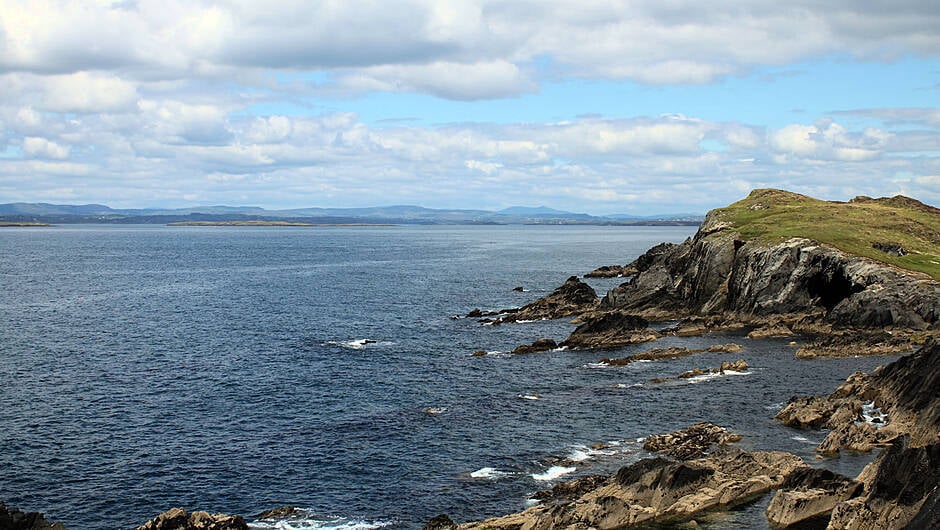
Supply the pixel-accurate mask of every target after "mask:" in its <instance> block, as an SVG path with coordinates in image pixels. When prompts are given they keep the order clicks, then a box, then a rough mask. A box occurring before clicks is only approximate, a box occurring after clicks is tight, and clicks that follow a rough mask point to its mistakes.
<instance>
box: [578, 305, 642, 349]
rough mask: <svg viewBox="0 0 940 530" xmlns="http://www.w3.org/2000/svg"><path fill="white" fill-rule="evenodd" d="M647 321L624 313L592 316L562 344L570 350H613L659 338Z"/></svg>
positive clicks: (614, 312)
mask: <svg viewBox="0 0 940 530" xmlns="http://www.w3.org/2000/svg"><path fill="white" fill-rule="evenodd" d="M659 336H660V335H659V333H658V332H656V331H654V330H652V329H650V327H649V322H647V321H646V319H644V318H641V317H638V316H636V315H632V314H630V313H627V312H624V311H609V312H606V313H602V314H600V315H597V316H591V317H588V318H587V319H586V321H585V322H584V323H583V324H581V325H579V326H578V327H577V328H575V330H574V331H573V332H571V335H570V336H569V337H568V338H567V339H566V340H565V341H564V342H562V343H561V345H562V346H568V347H569V348H612V347H616V346H624V345H627V344H636V343H639V342H648V341H651V340H656V339H657V338H659Z"/></svg>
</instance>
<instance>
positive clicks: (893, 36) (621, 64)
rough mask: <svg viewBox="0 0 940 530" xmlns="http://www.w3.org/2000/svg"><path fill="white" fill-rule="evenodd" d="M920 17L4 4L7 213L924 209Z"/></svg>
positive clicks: (796, 3)
mask: <svg viewBox="0 0 940 530" xmlns="http://www.w3.org/2000/svg"><path fill="white" fill-rule="evenodd" d="M937 28H940V5H938V4H937V2H936V0H890V1H879V0H790V1H787V2H780V1H741V0H736V1H732V0H715V1H709V2H703V1H701V0H694V1H685V0H633V1H617V0H610V1H594V0H533V1H529V0H524V1H501V2H496V1H488V0H451V1H449V0H407V1H396V0H385V1H382V0H371V1H370V0H319V1H317V0H313V1H311V0H294V1H283V0H265V1H263V2H262V1H257V0H241V1H238V0H218V1H211V2H208V1H207V2H203V1H200V0H185V1H177V0H154V1H151V0H138V1H135V0H124V1H102V0H99V1H92V0H86V1H80V2H76V1H47V0H27V1H19V0H0V203H3V202H51V203H57V204H85V203H102V204H107V205H109V206H112V207H116V208H132V207H162V208H166V207H190V206H197V205H217V204H225V205H231V206H241V205H250V206H261V207H265V208H270V209H283V208H298V207H312V206H319V207H364V206H381V205H395V204H414V205H420V206H425V207H431V208H467V209H490V210H496V209H501V208H505V207H509V206H514V205H522V206H539V205H545V206H549V207H552V208H557V209H562V210H568V211H573V212H582V213H590V214H595V215H603V214H614V213H628V214H637V215H652V214H660V213H704V212H705V211H707V210H709V209H711V208H715V207H720V206H723V205H726V204H729V203H731V202H733V201H736V200H738V199H740V198H742V197H744V196H746V195H747V194H748V192H749V191H750V190H751V189H754V188H764V187H774V188H782V189H788V190H791V191H795V192H799V193H804V194H808V195H812V196H815V197H819V198H823V199H829V200H848V199H851V198H852V197H854V196H857V195H868V196H873V197H879V196H892V195H897V194H903V195H908V196H911V197H914V198H917V199H920V200H922V201H924V202H927V203H930V204H934V205H940V31H938V30H937Z"/></svg>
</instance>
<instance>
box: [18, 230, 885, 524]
mask: <svg viewBox="0 0 940 530" xmlns="http://www.w3.org/2000/svg"><path fill="white" fill-rule="evenodd" d="M693 233H694V228H691V227H535V226H532V227H521V226H514V227H357V228H283V227H277V228H270V227H269V228H247V227H238V228H233V227H177V228H173V227H161V226H134V227H126V226H120V227H119V226H62V227H53V228H44V229H33V228H17V229H0V281H2V290H0V339H2V340H0V469H2V470H3V480H0V501H3V502H5V503H7V505H9V506H16V507H20V508H22V509H26V510H38V511H44V512H46V514H47V515H49V516H50V518H52V519H54V520H61V521H63V522H65V523H66V525H67V526H68V527H69V528H71V529H82V528H91V529H98V528H101V529H115V528H133V527H135V526H136V525H138V524H141V523H143V522H144V521H146V520H147V519H148V518H150V517H152V516H154V515H156V514H157V513H159V512H162V511H164V510H166V509H168V508H170V507H173V506H182V507H186V508H188V509H204V510H208V511H219V512H227V513H240V514H245V515H251V514H256V513H258V512H260V511H262V510H266V509H269V508H273V507H277V506H282V505H291V506H297V507H301V508H303V509H304V510H306V511H305V513H306V514H307V516H308V518H307V520H306V521H305V522H304V523H303V526H302V527H306V528H374V527H386V528H390V529H399V528H401V529H405V528H418V527H420V526H421V525H422V524H423V523H424V522H425V521H427V520H428V519H429V518H430V517H432V516H434V515H437V514H439V513H448V514H450V516H451V517H453V518H454V519H455V520H460V521H465V520H471V519H476V518H482V517H485V516H491V515H498V514H502V513H508V512H511V511H517V510H520V509H522V508H524V507H525V506H526V499H528V498H529V497H530V496H531V494H532V493H533V492H535V491H538V490H540V489H544V488H547V487H550V486H551V484H552V483H553V482H552V479H553V478H554V477H557V476H562V477H563V478H564V479H567V478H572V477H575V476H578V474H585V473H596V472H602V471H611V470H615V469H616V468H617V467H619V466H621V465H623V464H625V463H629V462H632V461H635V460H636V459H638V458H641V457H643V456H644V455H645V453H644V452H643V451H642V447H641V446H642V443H641V442H639V441H638V439H641V438H642V437H644V436H647V435H649V434H651V433H657V432H667V431H670V430H673V429H677V428H681V427H684V426H687V425H688V424H690V423H692V422H695V421H700V420H709V421H713V422H716V423H719V424H721V425H724V426H727V427H729V428H731V429H734V430H736V431H737V432H739V433H740V434H742V435H744V439H743V440H742V442H741V445H742V446H743V447H745V448H757V449H760V448H774V449H784V450H789V451H793V452H796V453H797V454H800V455H801V456H804V458H806V459H807V460H809V461H811V463H813V464H814V465H818V463H817V462H816V461H814V460H813V456H814V454H813V448H814V446H815V444H816V443H818V442H819V441H820V440H821V438H822V434H820V433H814V432H810V433H806V432H798V431H793V430H790V429H786V428H783V427H781V426H779V425H776V424H775V423H774V422H773V421H772V420H771V418H772V416H773V414H774V413H775V412H776V410H777V409H778V408H779V406H780V405H781V403H782V402H784V401H786V400H787V399H788V398H789V397H790V396H791V395H793V394H796V393H800V394H810V393H828V392H830V391H831V390H832V389H833V388H834V387H835V386H836V385H837V384H838V383H839V382H840V381H841V380H842V379H844V378H845V377H846V376H847V375H848V374H850V373H851V372H853V371H855V370H870V369H872V368H873V367H874V366H877V365H879V364H884V363H886V362H889V361H890V360H891V358H886V357H880V358H859V359H833V360H813V361H797V360H795V359H794V357H793V348H792V347H791V346H788V344H787V341H780V340H765V341H750V340H748V339H746V338H743V337H740V336H733V335H716V336H709V337H704V338H691V339H689V338H686V339H676V338H671V339H663V340H661V341H660V342H659V343H657V346H668V345H688V346H701V345H709V344H714V343H718V342H722V343H723V342H729V341H735V342H738V343H740V344H742V345H744V346H745V350H744V351H742V352H740V353H738V354H733V355H728V354H702V355H698V356H694V357H689V358H684V359H676V360H671V361H664V362H655V363H638V364H635V365H632V366H629V367H622V368H599V367H597V366H596V364H594V363H596V361H597V360H598V359H599V358H601V357H605V356H622V355H628V354H630V353H633V352H636V351H641V350H643V349H645V348H649V347H651V346H650V345H646V346H642V345H640V346H635V347H628V348H622V349H620V350H616V351H607V352H582V351H578V352H571V351H558V352H549V353H544V354H538V355H528V356H510V355H505V354H500V353H493V354H491V355H488V356H485V357H472V356H471V355H470V353H471V352H473V351H476V350H486V351H490V352H506V351H509V350H511V349H512V348H514V347H515V346H516V345H518V344H520V343H528V342H531V341H532V340H534V339H535V338H537V337H542V336H546V337H552V338H556V339H562V338H564V337H565V336H566V335H567V334H568V332H569V331H570V330H571V329H572V328H573V326H571V325H570V324H568V323H567V322H566V321H551V322H536V323H530V324H517V325H506V326H498V327H490V326H482V325H480V324H479V323H478V322H476V321H474V320H468V319H452V318H450V317H451V316H452V315H458V314H465V313H466V312H467V311H469V310H470V309H472V308H474V307H481V308H484V309H497V308H504V307H514V306H519V305H522V304H524V303H527V302H529V301H531V300H533V299H535V298H537V297H539V296H542V295H544V294H546V293H547V292H550V291H551V290H552V289H554V288H555V287H557V286H558V285H560V284H561V283H563V282H564V280H565V278H567V277H568V276H570V275H572V274H578V275H580V274H583V273H585V272H587V271H589V270H591V269H593V268H595V267H597V266H600V265H609V264H623V263H627V262H629V261H631V260H632V259H634V258H635V257H636V256H638V255H639V254H640V253H642V252H643V251H645V250H646V249H647V248H649V247H650V246H652V245H654V244H657V243H659V242H661V241H673V242H679V241H682V240H683V239H685V238H686V237H688V236H690V235H692V234H693ZM619 281H620V280H616V279H613V280H591V281H590V283H591V284H592V285H593V286H594V287H595V288H596V289H597V290H598V292H599V294H601V295H603V293H604V292H606V290H607V289H609V288H611V287H613V286H615V285H617V284H618V283H619ZM516 286H523V287H525V289H526V292H522V293H520V292H514V291H513V288H514V287H516ZM737 358H744V359H746V360H747V361H748V362H749V363H750V365H751V368H750V370H749V371H748V372H747V373H746V374H744V375H736V376H725V377H719V378H712V379H702V380H696V381H691V382H686V383H684V384H651V383H649V382H648V380H649V379H650V378H654V377H664V376H675V375H677V374H679V373H681V372H683V371H685V370H688V369H691V368H694V367H714V366H717V365H718V364H719V363H720V362H721V361H723V360H733V359H737ZM535 398H537V399H535ZM428 409H433V411H434V412H435V413H433V414H431V413H428V412H427V411H428ZM595 444H604V445H605V448H604V449H602V450H592V449H590V447H592V446H594V445H595ZM866 458H867V457H844V458H842V459H840V460H835V461H828V462H825V463H823V465H827V466H830V467H833V468H834V469H837V470H842V471H844V472H855V471H856V470H857V469H858V467H859V466H860V465H862V464H863V463H864V462H865V461H866ZM560 459H567V460H568V462H561V461H560ZM572 461H574V462H575V464H574V465H572V464H571V462H572ZM570 467H573V468H575V470H574V471H573V472H571V473H569V474H566V475H560V473H561V472H563V471H567V469H565V468H570ZM764 502H766V500H765V501H764ZM760 512H761V504H760V503H758V504H755V505H752V506H750V507H748V508H746V509H744V510H742V511H740V512H736V513H732V514H730V515H727V516H724V517H723V518H721V519H720V520H718V521H717V522H715V523H714V524H713V526H715V527H720V528H752V527H761V526H762V525H766V523H765V522H763V517H762V516H761V514H760ZM259 527H264V525H259Z"/></svg>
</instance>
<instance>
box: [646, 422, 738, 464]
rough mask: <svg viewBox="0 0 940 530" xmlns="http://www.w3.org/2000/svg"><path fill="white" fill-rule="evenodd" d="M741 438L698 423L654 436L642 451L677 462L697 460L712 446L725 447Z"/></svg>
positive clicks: (725, 430)
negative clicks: (659, 454) (651, 452)
mask: <svg viewBox="0 0 940 530" xmlns="http://www.w3.org/2000/svg"><path fill="white" fill-rule="evenodd" d="M740 439H741V437H740V436H738V435H737V434H732V433H729V432H728V431H727V429H725V428H724V427H720V426H718V425H715V424H714V423H708V422H699V423H696V424H694V425H691V426H689V427H687V428H685V429H682V430H679V431H676V432H672V433H669V434H654V435H652V436H650V437H648V438H647V439H646V441H645V442H644V443H643V449H646V450H647V451H653V452H656V453H662V454H664V455H667V456H671V457H672V458H675V459H677V460H691V459H693V458H699V457H701V456H703V455H704V454H705V452H706V451H708V450H709V449H711V448H712V446H714V445H727V444H730V443H734V442H737V441H738V440H740Z"/></svg>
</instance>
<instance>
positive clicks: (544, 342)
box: [512, 338, 558, 353]
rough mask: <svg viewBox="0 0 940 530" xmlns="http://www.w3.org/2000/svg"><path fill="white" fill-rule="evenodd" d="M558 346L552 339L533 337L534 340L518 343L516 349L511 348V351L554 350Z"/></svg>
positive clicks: (535, 351) (534, 351) (533, 351)
mask: <svg viewBox="0 0 940 530" xmlns="http://www.w3.org/2000/svg"><path fill="white" fill-rule="evenodd" d="M557 347H558V344H557V343H556V342H555V341H554V340H552V339H546V338H541V339H535V342H533V343H532V344H520V345H519V346H516V349H514V350H512V352H513V353H537V352H543V351H549V350H554V349H555V348H557Z"/></svg>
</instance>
